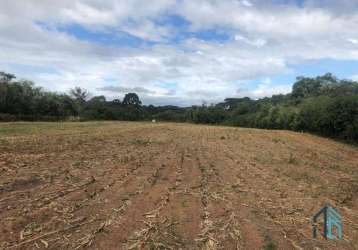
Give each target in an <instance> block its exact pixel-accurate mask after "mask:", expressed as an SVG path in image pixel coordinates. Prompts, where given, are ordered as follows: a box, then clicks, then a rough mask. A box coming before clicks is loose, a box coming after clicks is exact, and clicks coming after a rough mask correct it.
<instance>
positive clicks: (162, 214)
mask: <svg viewBox="0 0 358 250" xmlns="http://www.w3.org/2000/svg"><path fill="white" fill-rule="evenodd" d="M327 202H328V203H330V204H331V205H333V206H335V207H336V208H337V210H338V211H339V212H340V214H341V215H342V217H343V224H344V229H343V234H344V238H343V240H340V241H332V240H324V239H323V238H322V237H321V235H320V233H319V237H318V239H315V240H314V239H312V225H311V217H312V216H313V215H314V213H315V212H317V211H318V210H319V209H320V208H321V207H322V206H324V205H325V204H326V203H327ZM0 220H1V222H0V223H1V224H0V249H358V149H357V147H354V146H349V145H346V144H342V143H339V142H335V141H333V140H329V139H324V138H320V137H317V136H312V135H309V134H302V133H294V132H288V131H270V130H256V129H243V128H230V127H216V126H199V125H189V124H169V123H168V124H166V123H163V124H162V123H157V124H151V123H122V122H118V123H116V122H103V123H99V122H98V123H32V124H28V123H10V124H0ZM320 231H321V230H320Z"/></svg>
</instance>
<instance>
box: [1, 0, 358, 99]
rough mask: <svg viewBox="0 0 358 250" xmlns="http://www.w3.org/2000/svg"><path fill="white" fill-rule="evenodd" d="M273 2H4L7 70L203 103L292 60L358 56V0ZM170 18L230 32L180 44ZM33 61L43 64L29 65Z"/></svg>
mask: <svg viewBox="0 0 358 250" xmlns="http://www.w3.org/2000/svg"><path fill="white" fill-rule="evenodd" d="M272 2H273V1H260V0H251V1H248V0H242V1H239V0H220V1H216V0H196V1H192V0H180V1H175V0H153V1H150V2H148V1H146V0H133V1H127V0H108V1H100V0H76V1H74V0H62V1H38V0H27V1H13V0H2V3H1V9H0V70H7V71H10V72H13V73H16V74H18V75H19V76H22V77H27V78H30V79H33V80H34V81H36V82H37V83H39V84H40V85H41V86H44V87H46V88H48V89H51V90H56V91H67V90H68V89H69V88H71V87H73V86H74V85H80V86H82V87H85V88H87V89H89V90H90V91H92V92H93V93H95V94H96V93H103V92H100V91H99V90H98V89H100V88H103V87H106V86H117V87H119V86H120V87H121V88H122V89H133V88H138V89H146V90H148V91H147V92H146V93H143V94H144V96H143V98H144V99H145V100H147V101H149V102H161V101H162V102H166V101H173V102H174V103H182V104H183V103H186V104H187V103H196V104H200V102H202V101H203V100H206V101H208V102H211V101H220V100H222V99H223V98H225V97H228V96H233V95H236V90H237V89H239V88H241V87H242V86H244V85H245V82H246V81H247V80H252V79H257V78H265V77H271V76H274V75H277V74H284V73H287V72H290V69H289V66H288V65H291V64H297V63H300V62H301V61H305V60H309V59H324V58H332V59H338V60H340V59H352V60H358V48H357V46H356V45H357V44H358V40H357V39H356V38H357V37H358V30H357V29H356V27H357V26H358V9H357V8H358V6H357V1H347V0H343V1H342V5H338V4H337V1H332V0H323V1H319V2H321V4H320V5H319V4H317V1H310V0H308V1H305V4H304V6H303V7H298V6H297V5H295V4H292V1H288V2H289V3H290V4H281V5H277V4H273V3H272ZM340 2H341V1H340ZM322 6H323V7H324V8H322ZM341 10H345V11H344V12H342V11H341ZM166 15H180V16H182V17H183V18H186V19H187V20H188V21H189V22H190V25H189V28H188V30H186V31H191V32H195V31H202V30H210V29H214V30H218V31H220V32H223V33H226V34H228V35H229V37H230V39H229V40H228V41H225V42H222V41H220V42H219V41H218V42H216V41H215V39H213V41H211V42H205V41H202V40H199V39H195V38H192V37H191V38H184V39H183V40H182V41H180V42H178V43H174V44H171V43H170V42H169V41H170V40H171V39H174V38H176V36H177V35H178V34H180V29H179V28H177V27H175V26H174V25H173V24H171V23H165V22H164V23H163V22H162V20H163V19H162V18H163V17H164V16H166ZM39 23H44V24H46V25H48V26H49V27H50V28H49V29H45V28H43V27H41V25H39ZM73 23H75V24H78V25H81V26H83V27H85V28H86V29H91V30H93V31H96V32H98V31H103V32H112V33H113V35H116V32H118V33H120V32H127V33H129V34H131V35H133V36H136V37H139V38H141V39H143V40H145V41H151V42H153V41H155V42H157V44H156V45H153V46H140V47H137V48H120V47H115V46H106V45H101V44H97V43H92V42H89V41H81V40H79V39H76V38H75V37H74V36H71V35H70V34H66V33H64V32H59V31H58V30H57V29H56V27H57V26H58V25H60V26H61V27H65V26H66V25H68V24H73ZM117 35H118V34H117ZM24 66H26V67H28V66H31V67H32V68H33V69H34V70H24ZM44 69H45V70H44ZM108 79H110V81H109V80H108ZM268 79H269V78H268ZM158 83H175V84H176V87H175V91H169V90H168V89H166V88H165V87H158ZM289 90H290V86H289V85H287V86H286V85H282V86H277V85H276V84H275V83H271V82H264V83H262V84H260V85H258V87H257V88H256V89H254V90H250V91H246V92H245V91H241V94H242V93H244V94H246V95H249V96H251V97H254V98H259V97H263V96H268V95H271V94H277V93H287V92H288V91H289ZM105 94H108V93H105ZM155 98H159V99H160V100H159V101H158V99H155ZM154 100H155V101H154Z"/></svg>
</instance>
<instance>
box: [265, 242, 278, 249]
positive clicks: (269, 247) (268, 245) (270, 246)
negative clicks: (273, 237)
mask: <svg viewBox="0 0 358 250" xmlns="http://www.w3.org/2000/svg"><path fill="white" fill-rule="evenodd" d="M264 249H265V250H276V249H277V247H276V245H275V243H273V242H269V243H267V244H266V245H265V247H264Z"/></svg>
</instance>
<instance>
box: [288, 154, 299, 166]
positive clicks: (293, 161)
mask: <svg viewBox="0 0 358 250" xmlns="http://www.w3.org/2000/svg"><path fill="white" fill-rule="evenodd" d="M288 163H289V164H292V165H297V164H298V160H297V159H296V157H294V156H293V154H292V153H291V154H290V157H289V158H288Z"/></svg>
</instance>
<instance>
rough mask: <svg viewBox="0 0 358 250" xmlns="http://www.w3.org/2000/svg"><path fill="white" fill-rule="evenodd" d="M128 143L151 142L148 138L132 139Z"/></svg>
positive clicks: (141, 143) (143, 144) (145, 144)
mask: <svg viewBox="0 0 358 250" xmlns="http://www.w3.org/2000/svg"><path fill="white" fill-rule="evenodd" d="M129 144H133V145H142V146H147V145H149V144H151V141H150V140H148V139H133V140H130V141H129Z"/></svg>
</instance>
